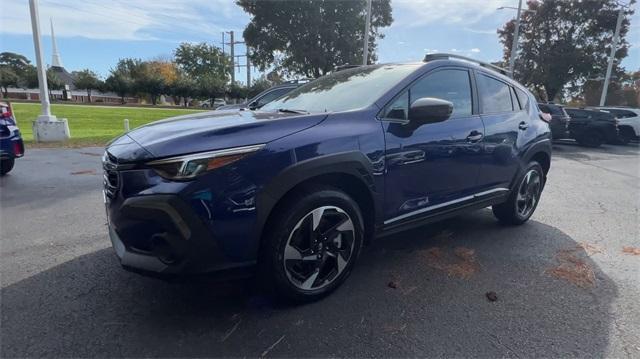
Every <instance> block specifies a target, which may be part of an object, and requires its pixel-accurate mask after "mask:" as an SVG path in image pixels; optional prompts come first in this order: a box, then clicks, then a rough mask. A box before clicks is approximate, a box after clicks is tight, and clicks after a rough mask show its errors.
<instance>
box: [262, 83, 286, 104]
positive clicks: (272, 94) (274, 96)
mask: <svg viewBox="0 0 640 359" xmlns="http://www.w3.org/2000/svg"><path fill="white" fill-rule="evenodd" d="M291 90H292V88H291V87H285V88H279V89H275V90H273V91H271V92H267V93H266V94H265V95H264V96H262V97H261V98H260V99H259V100H258V107H261V106H264V105H266V104H268V103H269V102H271V101H273V100H275V99H277V98H278V97H280V96H282V95H284V94H286V93H287V92H289V91H291Z"/></svg>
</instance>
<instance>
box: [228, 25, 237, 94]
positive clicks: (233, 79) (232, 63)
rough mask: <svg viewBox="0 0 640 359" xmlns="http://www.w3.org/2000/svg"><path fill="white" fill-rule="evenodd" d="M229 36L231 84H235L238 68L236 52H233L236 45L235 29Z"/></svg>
mask: <svg viewBox="0 0 640 359" xmlns="http://www.w3.org/2000/svg"><path fill="white" fill-rule="evenodd" d="M229 37H230V38H231V42H230V44H231V84H232V85H233V84H234V83H236V68H235V61H236V57H235V54H234V52H233V50H234V47H235V46H234V45H235V42H234V40H233V31H230V32H229Z"/></svg>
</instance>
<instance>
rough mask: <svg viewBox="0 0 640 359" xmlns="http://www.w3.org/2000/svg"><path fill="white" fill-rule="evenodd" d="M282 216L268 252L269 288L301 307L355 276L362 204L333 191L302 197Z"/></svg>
mask: <svg viewBox="0 0 640 359" xmlns="http://www.w3.org/2000/svg"><path fill="white" fill-rule="evenodd" d="M277 210H281V213H280V214H279V215H278V216H277V217H276V218H275V219H274V220H273V221H270V223H269V225H270V226H273V227H274V228H271V232H270V234H269V235H268V237H267V238H266V241H267V242H266V243H265V247H264V248H263V249H262V258H261V260H262V261H263V264H265V265H266V268H265V271H266V272H265V273H262V274H263V275H266V276H267V279H268V282H269V283H270V284H271V286H272V288H273V289H275V291H276V293H277V294H278V295H279V296H281V297H284V298H286V299H289V300H293V301H296V302H308V301H313V300H316V299H319V298H321V297H323V296H324V295H327V294H329V293H330V292H332V291H333V290H335V289H336V288H337V287H338V286H340V284H342V282H344V281H345V279H346V278H347V277H348V276H349V274H350V272H351V270H352V268H353V266H354V264H355V261H356V259H357V258H358V255H359V253H360V248H361V247H362V242H363V234H364V228H363V220H362V215H361V212H360V208H359V207H358V204H357V203H356V202H355V201H354V200H353V199H351V197H349V196H348V195H347V194H345V193H343V192H341V191H339V190H336V189H333V188H331V187H317V188H314V189H309V190H306V191H301V192H299V193H298V194H297V195H295V196H292V197H291V198H289V199H288V200H287V201H286V202H285V203H283V205H281V206H278V208H277Z"/></svg>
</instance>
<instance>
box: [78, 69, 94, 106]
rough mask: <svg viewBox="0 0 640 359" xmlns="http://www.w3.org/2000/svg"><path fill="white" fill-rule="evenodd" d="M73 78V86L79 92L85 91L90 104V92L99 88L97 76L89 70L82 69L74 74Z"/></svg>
mask: <svg viewBox="0 0 640 359" xmlns="http://www.w3.org/2000/svg"><path fill="white" fill-rule="evenodd" d="M73 77H74V80H73V84H74V85H75V86H76V88H78V89H80V90H87V97H88V99H89V102H91V91H92V90H97V89H98V88H99V87H100V79H99V78H98V75H96V73H95V72H93V71H91V70H89V69H84V70H82V71H76V72H74V73H73Z"/></svg>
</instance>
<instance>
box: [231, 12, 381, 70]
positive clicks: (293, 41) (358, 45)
mask: <svg viewBox="0 0 640 359" xmlns="http://www.w3.org/2000/svg"><path fill="white" fill-rule="evenodd" d="M236 3H237V4H238V5H239V6H240V7H242V8H243V9H244V11H246V12H247V13H249V14H250V15H251V16H252V18H251V22H250V23H249V24H248V25H247V27H246V28H245V30H244V39H245V42H246V44H247V46H249V47H251V49H252V52H251V61H252V62H253V63H254V64H255V65H256V66H257V67H258V68H259V69H260V70H261V71H265V70H266V69H267V68H269V67H271V66H272V65H275V67H276V68H277V69H282V70H284V71H286V72H287V73H289V74H299V75H304V76H306V77H314V78H315V77H319V76H321V75H324V74H326V73H328V72H330V71H332V70H334V69H335V67H336V66H339V65H345V64H361V63H362V43H363V40H364V25H365V21H366V17H365V13H366V0H351V1H257V0H237V1H236ZM371 13H372V17H371V30H370V36H369V50H370V51H369V56H368V59H367V62H368V63H372V62H375V61H376V59H377V56H376V48H377V44H376V40H377V39H381V38H383V35H382V34H381V33H380V28H382V27H386V26H389V25H391V23H392V22H393V17H392V15H391V4H390V0H380V1H373V3H372V11H371Z"/></svg>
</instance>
